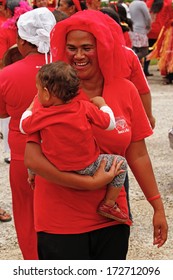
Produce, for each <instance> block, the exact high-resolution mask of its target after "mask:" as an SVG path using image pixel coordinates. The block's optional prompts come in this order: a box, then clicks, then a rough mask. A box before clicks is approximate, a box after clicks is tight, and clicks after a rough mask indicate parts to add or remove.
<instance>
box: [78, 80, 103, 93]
mask: <svg viewBox="0 0 173 280" xmlns="http://www.w3.org/2000/svg"><path fill="white" fill-rule="evenodd" d="M103 86H104V79H103V77H102V78H99V79H97V81H96V80H93V81H91V80H82V81H81V82H80V87H81V88H82V90H83V91H84V92H85V93H86V94H87V96H88V97H89V98H92V97H95V96H102V92H103Z"/></svg>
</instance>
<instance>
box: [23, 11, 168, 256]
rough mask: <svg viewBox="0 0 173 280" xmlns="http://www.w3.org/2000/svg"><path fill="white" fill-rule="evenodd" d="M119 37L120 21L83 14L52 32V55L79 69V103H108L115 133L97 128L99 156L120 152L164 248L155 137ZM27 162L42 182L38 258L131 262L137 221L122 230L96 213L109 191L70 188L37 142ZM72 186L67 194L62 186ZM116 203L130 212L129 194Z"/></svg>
mask: <svg viewBox="0 0 173 280" xmlns="http://www.w3.org/2000/svg"><path fill="white" fill-rule="evenodd" d="M86 22H87V24H86ZM116 26H117V25H116ZM119 28H120V27H119ZM119 30H120V29H118V27H117V32H116V30H115V23H114V21H113V20H112V19H111V18H110V17H108V16H106V15H104V14H102V13H101V12H98V11H93V10H85V11H81V12H78V13H76V14H75V15H73V16H71V17H69V18H68V19H66V20H64V21H62V22H60V23H58V24H57V25H56V26H55V28H54V29H53V31H52V36H51V46H52V54H53V56H54V59H55V60H56V59H59V60H65V61H68V62H69V63H70V64H71V65H72V66H73V67H74V68H75V69H76V70H77V73H78V77H79V78H80V80H81V83H80V87H81V91H80V98H82V99H86V100H89V99H90V98H92V97H94V96H103V97H104V98H105V100H106V103H107V104H108V105H109V106H110V107H111V109H112V110H113V112H114V115H115V119H116V122H117V124H116V129H115V130H114V131H112V132H106V133H105V132H104V133H103V132H101V130H100V129H98V128H96V127H95V126H93V132H94V136H95V137H96V140H97V141H98V143H99V146H100V149H101V152H104V153H105V152H106V153H115V152H116V153H117V154H119V155H122V156H123V155H124V156H125V157H126V159H127V161H128V164H129V166H130V167H131V169H132V171H133V173H134V175H135V177H136V179H137V180H138V183H139V184H140V187H141V189H142V190H143V192H144V194H145V196H146V198H147V199H148V200H149V201H150V204H151V206H152V207H153V209H154V216H153V226H154V241H153V244H154V245H157V246H158V247H160V246H162V245H163V244H164V243H165V241H166V239H167V223H166V218H165V214H164V207H163V204H162V200H161V198H160V194H159V192H158V188H157V184H156V181H155V178H154V175H153V171H152V167H151V162H150V159H149V156H148V152H147V149H146V146H145V141H144V138H145V137H147V136H149V135H151V134H152V130H151V128H150V125H149V123H148V120H147V118H146V115H145V112H144V109H143V107H142V105H141V101H140V97H139V94H138V93H137V90H136V88H135V87H134V86H133V84H132V83H131V82H130V81H128V80H126V79H123V78H119V77H120V76H122V73H121V63H126V62H125V60H124V54H123V48H122V41H121V40H119V38H121V36H119ZM115 42H116V44H115ZM57 49H58V52H57ZM73 141H75V139H74V138H73ZM25 163H26V165H27V166H28V167H29V168H31V169H33V170H34V171H35V173H36V174H38V175H39V176H37V178H36V188H35V206H34V211H35V228H36V231H37V234H38V253H39V258H40V259H56V260H57V259H66V260H67V259H112V260H115V259H119V260H120V259H125V258H126V255H127V252H128V241H129V233H130V225H131V221H130V220H128V221H127V222H126V223H125V224H118V223H117V222H115V221H114V222H112V221H111V220H109V219H106V218H102V217H99V216H98V214H97V213H96V208H97V206H98V204H99V201H100V200H102V199H103V197H104V195H105V191H106V186H104V187H102V188H98V189H96V188H95V189H94V190H93V191H92V192H91V191H89V190H92V187H90V185H89V183H88V185H87V184H85V185H84V184H82V183H81V185H80V184H78V186H77V187H76V186H75V181H74V180H73V182H71V184H70V182H67V178H66V177H63V174H62V173H61V172H59V171H58V170H56V169H55V167H54V166H52V165H51V164H50V163H49V162H48V161H47V160H46V159H45V157H44V156H43V154H42V153H41V147H40V145H39V139H38V136H37V135H33V136H32V138H30V139H28V143H27V145H26V152H25ZM144 170H145V172H144ZM146 173H147V174H148V176H146ZM41 176H43V177H44V178H43V177H41ZM52 182H54V183H52ZM55 183H57V184H55ZM78 183H79V182H78ZM60 184H61V185H60ZM67 185H69V188H67V187H64V186H67ZM65 197H66V199H64V198H65ZM117 203H118V204H119V205H121V208H122V209H123V211H125V213H128V209H127V201H126V193H125V190H124V188H123V189H122V191H121V193H120V195H119V197H118V199H117Z"/></svg>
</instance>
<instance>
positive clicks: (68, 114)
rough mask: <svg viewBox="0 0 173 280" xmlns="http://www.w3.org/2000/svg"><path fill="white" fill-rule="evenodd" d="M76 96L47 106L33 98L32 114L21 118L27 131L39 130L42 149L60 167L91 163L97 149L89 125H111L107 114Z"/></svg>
mask: <svg viewBox="0 0 173 280" xmlns="http://www.w3.org/2000/svg"><path fill="white" fill-rule="evenodd" d="M79 98H80V96H77V97H76V98H74V99H73V100H72V101H71V102H70V103H67V104H62V105H59V106H50V107H42V106H39V105H37V103H38V101H37V100H36V102H35V104H34V105H35V106H34V108H33V114H32V115H31V116H29V117H27V118H26V119H24V120H23V121H22V128H23V130H24V131H25V132H26V133H29V134H32V133H34V132H37V131H40V135H41V146H42V151H43V153H44V155H45V156H46V158H47V159H48V160H49V161H50V162H51V163H53V164H54V165H55V166H56V167H57V168H58V169H59V170H65V171H73V170H81V169H83V168H86V167H87V166H89V165H90V164H91V163H93V162H94V161H95V160H96V159H97V157H98V156H99V154H100V150H99V147H98V145H97V143H96V140H95V137H94V136H93V130H92V124H95V125H96V126H98V127H100V128H102V129H107V128H108V127H109V124H110V117H109V115H108V114H107V113H104V112H103V111H101V110H99V109H98V108H97V107H96V106H95V105H94V104H92V103H91V102H88V101H85V100H79Z"/></svg>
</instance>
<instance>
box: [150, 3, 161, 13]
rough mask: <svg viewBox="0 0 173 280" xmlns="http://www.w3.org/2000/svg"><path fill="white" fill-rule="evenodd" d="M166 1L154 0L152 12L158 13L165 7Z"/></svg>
mask: <svg viewBox="0 0 173 280" xmlns="http://www.w3.org/2000/svg"><path fill="white" fill-rule="evenodd" d="M163 4H164V1H163V0H154V1H153V4H152V6H151V8H150V12H151V13H153V14H157V13H159V12H160V11H161V9H162V8H163Z"/></svg>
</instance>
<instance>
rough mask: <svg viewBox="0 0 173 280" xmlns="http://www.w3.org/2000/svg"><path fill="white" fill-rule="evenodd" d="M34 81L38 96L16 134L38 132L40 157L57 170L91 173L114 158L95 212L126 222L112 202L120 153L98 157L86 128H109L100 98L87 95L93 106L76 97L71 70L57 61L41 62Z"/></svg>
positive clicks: (119, 179)
mask: <svg viewBox="0 0 173 280" xmlns="http://www.w3.org/2000/svg"><path fill="white" fill-rule="evenodd" d="M36 85H37V89H38V95H37V96H36V97H35V99H34V101H33V102H32V104H31V105H30V107H29V108H28V109H27V110H26V111H25V112H24V113H23V115H22V118H21V121H20V130H21V132H22V133H29V134H30V133H34V132H36V131H39V132H40V135H41V146H42V151H43V153H44V155H45V156H46V157H47V158H48V159H49V161H50V162H52V163H53V164H54V165H55V166H56V167H57V168H58V169H59V170H66V171H75V172H77V173H79V174H84V175H90V176H92V175H93V174H94V173H95V171H96V170H97V168H98V166H99V164H100V162H101V160H102V159H103V158H106V159H107V166H106V168H107V170H109V168H110V167H111V165H112V162H113V160H114V159H115V157H116V161H117V166H116V168H117V176H116V177H114V179H113V181H112V182H111V183H110V184H109V187H108V189H107V193H106V197H105V199H104V200H103V201H102V202H101V203H100V205H99V207H98V213H100V214H101V215H103V216H106V217H108V218H112V219H114V220H117V221H119V222H122V223H123V222H125V221H127V219H128V216H127V215H126V214H125V213H124V212H123V211H122V210H121V209H120V208H119V207H118V205H117V204H116V203H115V200H116V198H117V197H118V194H119V192H120V190H121V186H122V185H123V183H124V180H125V176H126V169H127V164H126V161H125V159H124V158H123V157H121V156H115V155H107V154H106V155H100V150H99V147H98V145H97V143H96V141H95V138H94V136H93V132H92V125H96V126H98V127H100V128H102V129H105V130H113V129H114V127H115V119H114V115H113V112H112V110H111V109H110V108H109V107H108V106H107V105H106V103H105V101H104V99H103V98H102V97H100V96H97V97H94V98H92V100H91V102H93V103H94V104H92V103H91V102H88V101H86V100H82V99H81V95H82V93H79V79H78V78H77V75H76V72H75V70H74V69H73V68H72V67H71V66H70V65H68V64H66V63H64V62H62V61H58V62H54V63H50V64H46V65H44V66H42V67H41V69H40V70H39V72H38V74H37V77H36ZM40 103H41V104H40ZM99 109H100V110H99ZM105 136H106V135H105ZM120 167H121V170H120ZM31 179H32V177H30V180H31Z"/></svg>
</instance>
